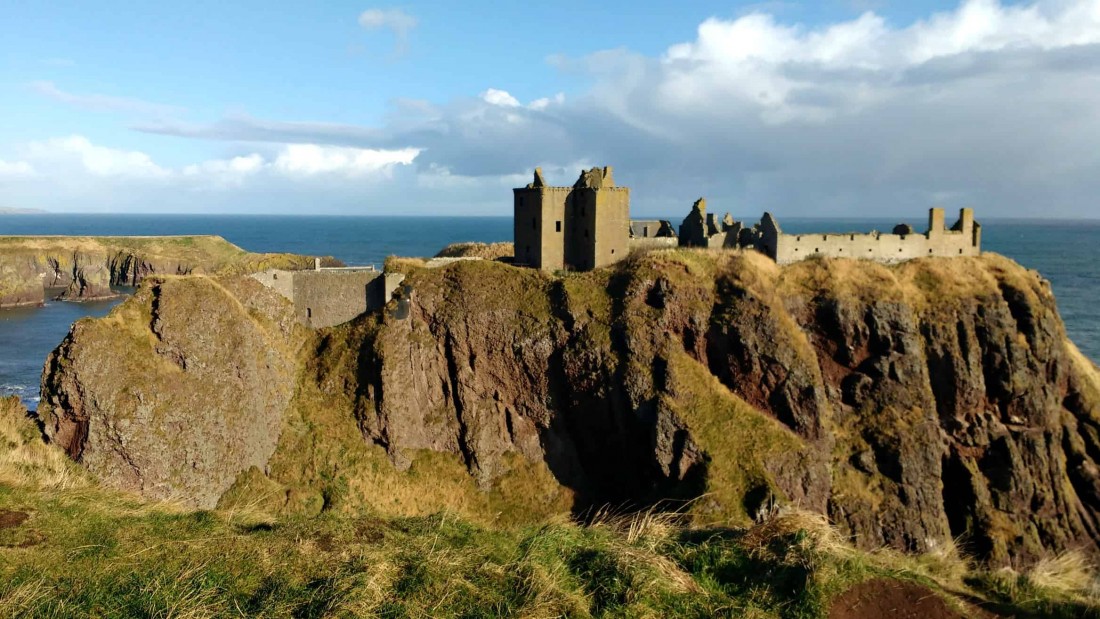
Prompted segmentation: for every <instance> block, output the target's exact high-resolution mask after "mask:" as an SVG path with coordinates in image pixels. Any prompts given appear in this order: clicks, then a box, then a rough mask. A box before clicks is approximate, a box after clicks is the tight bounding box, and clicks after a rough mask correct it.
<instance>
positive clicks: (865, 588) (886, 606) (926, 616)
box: [829, 578, 988, 619]
mask: <svg viewBox="0 0 1100 619" xmlns="http://www.w3.org/2000/svg"><path fill="white" fill-rule="evenodd" d="M971 616H988V615H984V614H982V615H971ZM881 617H894V618H895V619H965V617H964V615H961V614H959V613H958V612H957V611H955V610H953V609H952V608H951V607H949V606H948V605H947V603H946V602H944V601H943V599H942V598H941V597H939V596H938V595H936V594H935V593H933V592H932V590H931V589H929V588H928V587H922V586H921V585H918V584H915V583H911V582H901V581H897V580H888V579H885V578H878V579H875V580H869V581H867V582H864V583H860V584H858V585H856V586H854V587H852V588H851V589H848V590H847V591H845V592H844V593H842V594H840V596H839V597H837V598H836V599H835V600H833V604H832V607H830V608H829V619H880V618H881Z"/></svg>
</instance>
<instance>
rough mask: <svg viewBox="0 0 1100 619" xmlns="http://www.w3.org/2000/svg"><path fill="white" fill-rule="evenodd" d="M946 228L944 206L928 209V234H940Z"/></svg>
mask: <svg viewBox="0 0 1100 619" xmlns="http://www.w3.org/2000/svg"><path fill="white" fill-rule="evenodd" d="M944 230H946V227H945V224H944V218H943V209H942V208H930V209H928V236H929V237H933V236H939V235H940V234H943V231H944Z"/></svg>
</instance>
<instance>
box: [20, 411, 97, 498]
mask: <svg viewBox="0 0 1100 619" xmlns="http://www.w3.org/2000/svg"><path fill="white" fill-rule="evenodd" d="M0 484H7V485H10V486H22V487H40V488H51V489H57V490H62V489H73V488H81V487H84V486H86V485H88V478H87V476H86V475H85V474H84V472H83V471H82V470H81V469H80V468H79V467H77V466H76V465H74V464H73V463H72V461H70V460H69V458H68V457H67V456H66V455H65V454H64V453H63V452H62V451H61V450H60V449H57V448H55V447H51V446H49V445H46V444H45V443H43V442H42V440H41V438H40V437H39V433H38V428H37V426H35V424H34V422H33V421H31V419H30V418H28V417H27V410H26V409H25V408H23V405H22V404H21V403H20V402H19V398H17V397H15V396H11V397H8V398H0Z"/></svg>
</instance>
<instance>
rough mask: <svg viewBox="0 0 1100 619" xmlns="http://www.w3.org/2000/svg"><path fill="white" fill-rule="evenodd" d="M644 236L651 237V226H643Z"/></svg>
mask: <svg viewBox="0 0 1100 619" xmlns="http://www.w3.org/2000/svg"><path fill="white" fill-rule="evenodd" d="M642 236H649V226H642Z"/></svg>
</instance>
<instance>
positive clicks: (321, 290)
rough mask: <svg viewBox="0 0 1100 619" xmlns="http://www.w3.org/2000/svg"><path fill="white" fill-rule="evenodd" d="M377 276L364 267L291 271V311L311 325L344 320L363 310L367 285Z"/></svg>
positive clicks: (321, 325)
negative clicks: (292, 280)
mask: <svg viewBox="0 0 1100 619" xmlns="http://www.w3.org/2000/svg"><path fill="white" fill-rule="evenodd" d="M381 276H382V273H381V272H379V271H375V270H367V269H348V270H342V269H325V270H321V271H298V272H295V273H294V293H293V300H294V311H295V314H296V316H297V318H298V320H299V322H301V323H302V324H305V325H308V326H310V327H313V328H315V329H318V328H321V327H331V326H333V325H338V324H341V323H344V322H347V321H349V320H351V319H352V318H355V317H356V316H359V315H360V314H362V313H364V312H366V311H367V309H368V308H369V304H368V300H369V296H368V290H367V287H368V285H369V284H370V283H371V282H372V281H374V280H375V279H377V278H379V277H381Z"/></svg>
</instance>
